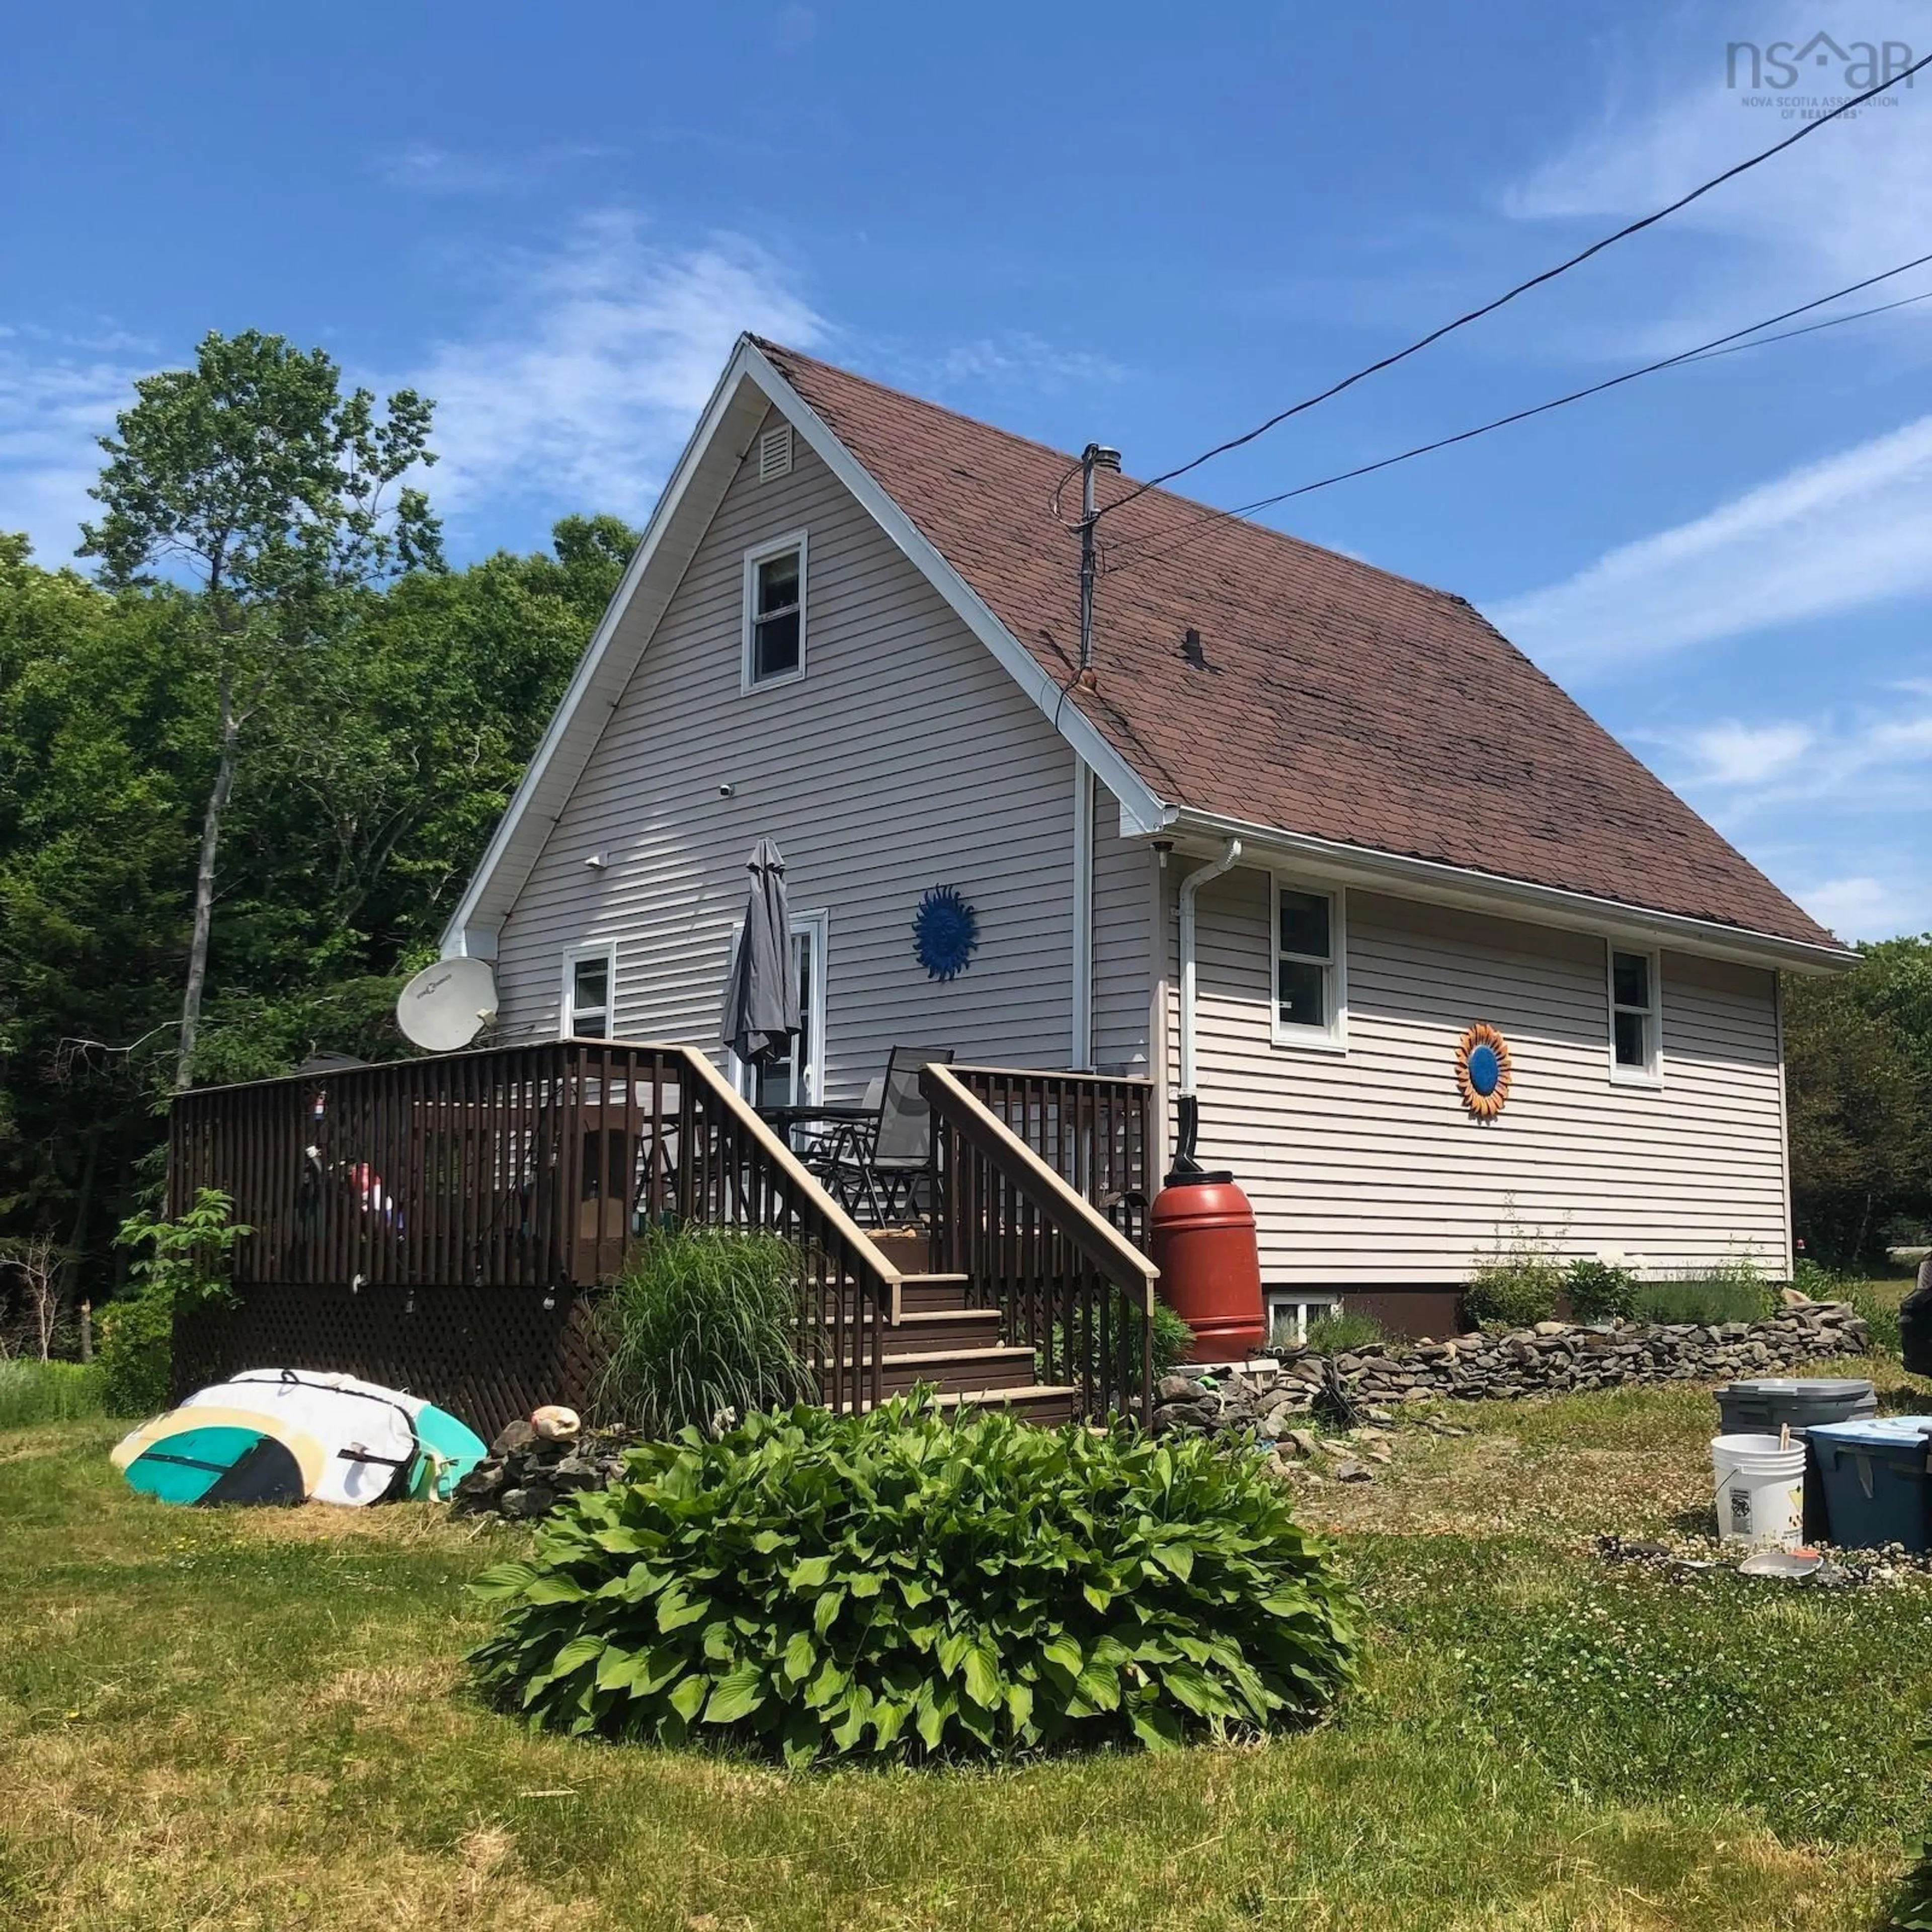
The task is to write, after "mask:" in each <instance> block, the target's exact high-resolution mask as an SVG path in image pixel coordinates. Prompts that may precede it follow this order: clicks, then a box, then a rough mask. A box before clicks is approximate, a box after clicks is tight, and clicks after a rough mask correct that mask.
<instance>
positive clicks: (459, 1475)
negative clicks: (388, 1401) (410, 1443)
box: [410, 1402, 490, 1503]
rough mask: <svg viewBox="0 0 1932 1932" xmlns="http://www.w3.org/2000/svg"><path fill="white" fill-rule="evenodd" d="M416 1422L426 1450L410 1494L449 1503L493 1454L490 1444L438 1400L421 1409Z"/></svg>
mask: <svg viewBox="0 0 1932 1932" xmlns="http://www.w3.org/2000/svg"><path fill="white" fill-rule="evenodd" d="M416 1439H417V1440H418V1441H419V1442H421V1443H422V1449H423V1453H422V1460H421V1462H420V1463H419V1466H418V1467H417V1469H416V1471H415V1472H414V1475H413V1478H412V1481H411V1485H410V1494H411V1495H412V1496H434V1498H435V1499H437V1502H445V1503H446V1502H449V1499H450V1498H451V1497H452V1496H454V1495H455V1493H456V1486H457V1484H458V1483H460V1482H461V1481H462V1480H463V1478H464V1477H465V1476H466V1475H469V1472H470V1471H471V1470H472V1469H475V1466H477V1464H478V1463H480V1462H481V1461H482V1460H483V1459H484V1457H486V1456H487V1455H488V1454H489V1453H490V1445H488V1444H487V1442H484V1440H483V1439H482V1438H481V1436H478V1434H477V1433H476V1432H475V1430H473V1429H472V1428H470V1427H469V1425H468V1424H466V1423H462V1422H459V1421H457V1419H456V1418H455V1416H453V1415H451V1414H450V1412H449V1410H448V1409H438V1408H437V1406H436V1405H435V1404H434V1403H429V1402H426V1403H422V1405H421V1406H419V1408H418V1409H417V1410H416Z"/></svg>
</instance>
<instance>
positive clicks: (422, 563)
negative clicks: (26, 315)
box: [81, 330, 442, 1089]
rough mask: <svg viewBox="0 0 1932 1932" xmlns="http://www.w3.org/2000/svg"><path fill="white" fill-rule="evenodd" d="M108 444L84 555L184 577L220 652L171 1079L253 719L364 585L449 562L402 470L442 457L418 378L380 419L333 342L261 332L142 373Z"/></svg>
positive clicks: (196, 989)
mask: <svg viewBox="0 0 1932 1932" xmlns="http://www.w3.org/2000/svg"><path fill="white" fill-rule="evenodd" d="M135 391H136V402H135V403H134V405H133V407H132V408H130V409H129V410H125V411H124V412H123V413H121V416H118V418H117V419H115V430H116V434H115V435H114V436H113V437H103V438H101V448H102V449H104V451H105V452H107V457H108V462H107V467H106V468H105V469H104V470H103V471H102V472H101V481H100V482H99V483H98V484H97V485H96V486H95V488H94V490H92V495H93V496H94V497H95V499H96V500H97V501H98V502H100V503H101V505H102V506H103V511H104V514H103V515H102V517H101V520H100V521H99V522H98V523H89V524H86V525H85V526H83V533H82V534H83V542H82V544H81V554H82V555H83V556H96V557H98V558H99V559H101V578H102V580H103V582H104V583H106V584H107V585H108V586H110V588H114V589H130V588H134V587H137V586H148V585H152V584H154V583H155V582H156V581H157V579H158V578H160V577H164V576H175V577H181V578H184V579H185V580H187V583H188V584H189V585H190V586H191V588H192V589H193V593H194V594H193V603H192V604H191V606H190V609H191V612H192V618H191V622H192V627H193V630H194V632H195V634H196V641H197V642H198V643H199V645H200V646H201V648H202V651H203V652H204V653H205V655H206V657H207V658H208V661H209V662H210V664H211V667H212V670H213V673H214V706H213V709H214V718H213V721H212V730H213V736H214V745H215V757H214V772H213V775H212V778H211V781H210V784H209V786H208V792H207V795H206V798H205V802H204V804H203V805H202V814H201V836H200V845H199V854H198V856H197V859H196V866H195V874H194V901H193V921H192V926H191V929H190V938H189V944H188V956H187V983H186V986H185V989H184V992H183V995H182V999H181V1027H180V1031H179V1034H178V1040H177V1043H176V1054H175V1087H176V1088H177V1089H180V1088H185V1087H186V1086H187V1085H189V1084H190V1082H191V1081H192V1079H193V1070H194V1057H195V1046H196V1031H197V1029H198V1028H199V1024H200V1018H201V1007H202V995H203V991H204V989H205V983H206V980H207V974H208V938H209V933H210V930H211V926H212V922H213V917H214V894H215V880H216V872H217V859H218V856H219V852H220V841H221V832H222V821H223V816H224V814H226V811H227V808H228V805H229V799H230V797H231V796H232V795H233V789H234V784H235V778H236V768H237V766H238V763H239V752H240V741H241V736H242V731H243V730H244V729H245V727H246V726H247V725H248V722H249V721H250V720H251V718H253V717H254V715H255V713H256V712H257V709H258V708H259V707H260V706H261V705H262V704H263V703H264V701H265V700H266V699H267V697H268V696H269V693H270V691H271V690H272V688H273V687H274V685H275V681H276V679H277V677H278V674H279V673H281V671H282V670H283V669H284V665H285V662H286V660H287V658H289V657H290V655H291V654H295V653H301V652H307V651H311V650H313V649H315V648H317V646H321V645H323V644H326V643H328V642H329V641H330V640H333V639H334V638H335V637H338V635H339V634H341V629H342V628H343V626H344V622H346V621H347V619H349V618H350V616H353V613H354V612H355V610H356V608H357V607H358V606H359V603H360V601H361V599H362V595H364V594H365V593H366V592H367V591H368V589H369V588H370V587H371V586H373V585H375V584H378V583H382V582H384V581H386V580H387V579H388V578H389V577H391V576H392V575H393V574H395V572H396V571H398V570H407V569H410V568H431V569H434V568H440V565H441V562H442V554H441V548H440V532H439V529H438V526H437V522H436V520H435V519H434V517H432V516H431V514H430V510H429V505H428V499H427V498H426V497H425V496H424V494H423V493H422V490H419V489H417V488H415V487H411V486H410V485H408V484H405V483H404V481H403V480H402V479H403V478H405V477H406V476H407V475H408V474H409V473H410V471H411V470H412V469H415V468H416V466H419V465H422V464H427V463H430V462H432V461H434V456H433V455H432V454H431V452H430V450H429V449H428V436H429V424H430V413H431V406H430V404H428V402H426V401H425V400H424V399H423V398H422V397H420V396H419V395H416V392H414V391H413V390H409V389H403V390H399V391H398V392H396V394H395V395H392V397H390V398H389V403H388V405H387V408H386V413H385V415H384V416H383V417H382V418H381V419H378V417H377V413H376V409H375V398H374V396H373V395H371V393H370V392H368V390H366V389H356V390H353V391H351V392H350V393H349V394H348V395H344V394H343V392H342V388H341V376H340V372H339V371H338V369H337V368H336V366H335V363H334V362H332V361H331V360H330V359H329V356H327V355H326V354H325V353H323V351H322V350H319V349H317V350H308V351H307V352H304V351H302V350H296V349H295V348H293V347H291V346H290V344H289V343H287V341H284V339H283V338H281V337H280V336H274V335H262V334H260V332H257V331H254V330H250V331H248V332H245V333H244V334H242V335H237V336H233V337H226V336H223V335H217V334H213V333H211V334H209V335H206V336H205V337H204V338H202V341H201V343H200V344H199V347H198V349H197V350H196V360H195V367H194V368H192V369H172V370H166V371H162V372H161V373H160V374H157V375H154V376H148V377H143V378H142V380H140V381H139V382H138V383H136V385H135Z"/></svg>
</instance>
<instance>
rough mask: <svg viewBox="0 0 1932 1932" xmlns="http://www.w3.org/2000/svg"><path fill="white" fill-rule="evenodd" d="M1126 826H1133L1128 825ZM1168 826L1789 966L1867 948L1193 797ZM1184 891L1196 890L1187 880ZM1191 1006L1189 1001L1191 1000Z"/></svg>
mask: <svg viewBox="0 0 1932 1932" xmlns="http://www.w3.org/2000/svg"><path fill="white" fill-rule="evenodd" d="M1122 829H1123V830H1125V829H1126V828H1125V827H1123V828H1122ZM1162 832H1163V836H1165V837H1167V838H1187V836H1188V835H1190V833H1191V834H1193V835H1194V837H1196V838H1199V839H1200V840H1202V841H1204V842H1205V841H1207V840H1208V839H1211V838H1212V839H1227V838H1232V839H1234V840H1235V842H1236V844H1241V842H1243V841H1245V842H1247V844H1250V845H1251V846H1252V847H1254V848H1255V850H1256V856H1257V862H1265V861H1266V859H1268V858H1269V857H1274V858H1277V859H1286V860H1289V862H1292V863H1295V864H1297V865H1300V866H1301V868H1303V869H1304V870H1305V871H1307V872H1308V873H1309V874H1310V876H1311V877H1322V878H1324V879H1330V880H1334V881H1335V882H1336V883H1340V884H1343V885H1352V886H1367V887H1369V888H1370V889H1375V888H1377V887H1379V888H1380V889H1382V890H1384V891H1386V892H1393V893H1395V894H1397V895H1398V896H1403V897H1408V898H1424V899H1433V900H1436V901H1438V902H1439V903H1440V904H1446V905H1457V906H1463V907H1467V908H1469V909H1470V910H1477V911H1484V912H1488V913H1495V912H1496V910H1498V909H1499V906H1502V907H1516V908H1518V909H1519V911H1518V916H1520V917H1521V918H1523V919H1528V920H1529V921H1531V922H1533V923H1538V924H1541V925H1546V926H1566V927H1569V928H1571V929H1574V930H1577V931H1579V932H1592V933H1595V934H1597V935H1599V936H1600V937H1604V938H1617V939H1629V940H1632V941H1647V942H1648V943H1649V944H1651V945H1652V946H1656V945H1663V946H1666V947H1670V948H1671V949H1672V950H1675V951H1678V952H1682V953H1701V954H1703V955H1705V956H1706V957H1709V958H1711V959H1730V960H1735V961H1736V962H1738V963H1739V964H1740V965H1749V966H1768V967H1772V968H1783V969H1784V971H1787V972H1799V973H1806V972H1809V973H1830V972H1841V971H1843V970H1844V968H1846V967H1848V966H1851V965H1855V964H1856V963H1857V961H1858V954H1857V953H1855V952H1854V951H1853V950H1852V949H1851V948H1850V947H1843V946H1820V945H1817V944H1813V943H1811V942H1810V941H1805V940H1802V939H1784V938H1779V937H1778V935H1775V934H1773V933H1767V932H1754V931H1752V930H1751V929H1750V928H1748V927H1746V926H1725V925H1723V924H1721V923H1720V922H1718V921H1717V920H1715V919H1697V918H1694V917H1691V916H1689V915H1688V914H1685V913H1668V912H1659V911H1656V910H1653V909H1652V908H1650V907H1644V906H1637V905H1632V904H1628V903H1627V902H1626V901H1623V900H1621V899H1607V898H1598V897H1597V896H1596V895H1594V894H1592V893H1589V892H1576V891H1573V890H1571V889H1568V888H1566V887H1565V886H1540V885H1535V884H1532V883H1531V882H1530V881H1529V880H1526V879H1513V878H1510V877H1507V876H1506V875H1505V874H1501V873H1496V872H1484V871H1478V870H1476V869H1475V868H1474V867H1473V866H1467V865H1451V864H1450V863H1448V862H1446V861H1445V860H1442V859H1415V858H1410V857H1409V856H1406V855H1404V854H1402V853H1394V852H1378V851H1376V850H1374V849H1373V847H1368V846H1362V845H1349V844H1344V843H1343V842H1342V841H1340V840H1339V839H1334V838H1315V837H1313V836H1312V835H1310V834H1308V833H1306V832H1285V831H1283V830H1281V829H1279V828H1278V827H1276V826H1266V825H1258V824H1255V823H1250V822H1249V821H1246V820H1241V819H1235V818H1230V817H1226V815H1224V814H1221V813H1219V812H1208V811H1198V810H1196V808H1193V806H1184V807H1181V808H1176V809H1175V810H1173V811H1170V813H1169V817H1168V821H1167V823H1166V825H1165V826H1163V828H1162ZM1186 890H1187V888H1186V886H1183V887H1182V891H1183V892H1186ZM1183 1010H1184V1011H1185V1007H1184V1009H1183Z"/></svg>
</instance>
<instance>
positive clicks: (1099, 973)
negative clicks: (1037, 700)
mask: <svg viewBox="0 0 1932 1932" xmlns="http://www.w3.org/2000/svg"><path fill="white" fill-rule="evenodd" d="M1154 912H1155V900H1154V854H1153V853H1152V852H1151V850H1149V849H1148V845H1147V843H1146V841H1145V840H1144V839H1132V838H1122V837H1121V808H1120V805H1119V804H1118V802H1117V801H1116V800H1115V798H1114V796H1113V795H1112V793H1110V792H1109V790H1107V788H1106V786H1104V785H1102V784H1096V785H1095V786H1094V1065H1095V1066H1096V1067H1098V1068H1099V1069H1100V1070H1102V1071H1103V1072H1105V1073H1132V1074H1137V1075H1139V1076H1142V1078H1148V1077H1151V1076H1152V1074H1153V1072H1154V1066H1153V1053H1152V1049H1151V1047H1150V1046H1149V1045H1148V1032H1149V1028H1150V1027H1151V1024H1152V1019H1153V1001H1152V994H1153V988H1154Z"/></svg>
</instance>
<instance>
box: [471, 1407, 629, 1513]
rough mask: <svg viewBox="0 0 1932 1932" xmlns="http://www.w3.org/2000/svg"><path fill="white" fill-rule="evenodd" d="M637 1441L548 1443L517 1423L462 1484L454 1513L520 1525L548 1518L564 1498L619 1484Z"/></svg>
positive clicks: (590, 1438) (589, 1437)
mask: <svg viewBox="0 0 1932 1932" xmlns="http://www.w3.org/2000/svg"><path fill="white" fill-rule="evenodd" d="M633 1441H634V1438H632V1437H629V1436H623V1435H621V1434H618V1433H607V1434H596V1433H592V1434H583V1435H578V1436H570V1437H566V1438H565V1439H562V1440H547V1439H545V1438H544V1437H543V1436H539V1435H538V1433H537V1432H536V1430H535V1429H533V1428H532V1427H531V1426H530V1424H529V1423H527V1422H513V1423H511V1424H509V1425H508V1427H507V1428H505V1430H503V1432H502V1434H501V1435H499V1436H498V1437H497V1438H496V1441H495V1442H493V1443H491V1444H490V1454H489V1455H488V1456H487V1458H485V1460H483V1461H482V1462H481V1463H478V1464H477V1466H475V1469H472V1470H471V1471H470V1472H469V1475H466V1476H465V1477H464V1478H463V1480H462V1481H460V1483H458V1484H457V1486H456V1494H455V1498H454V1499H453V1500H452V1508H454V1509H455V1510H458V1511H463V1512H465V1513H467V1514H472V1515H478V1516H488V1515H496V1516H505V1517H511V1518H513V1519H516V1520H527V1519H529V1518H530V1517H540V1516H544V1515H547V1514H548V1513H549V1511H550V1509H551V1508H552V1507H553V1505H555V1504H556V1502H557V1501H558V1499H559V1498H561V1497H563V1496H569V1495H571V1494H572V1493H574V1492H575V1491H577V1490H595V1489H601V1487H603V1486H604V1484H607V1483H610V1482H614V1481H616V1479H617V1478H619V1476H621V1475H622V1474H623V1473H624V1451H625V1450H626V1449H627V1448H629V1447H630V1446H631V1442H633Z"/></svg>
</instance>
